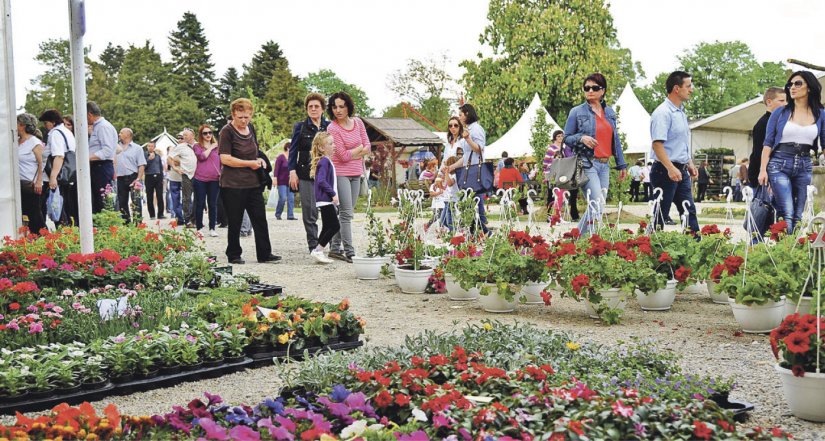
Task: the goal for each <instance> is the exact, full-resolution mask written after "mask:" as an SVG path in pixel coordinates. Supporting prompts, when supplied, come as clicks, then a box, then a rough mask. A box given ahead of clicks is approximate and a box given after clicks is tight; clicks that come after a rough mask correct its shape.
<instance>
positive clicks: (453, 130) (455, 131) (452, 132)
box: [441, 116, 465, 164]
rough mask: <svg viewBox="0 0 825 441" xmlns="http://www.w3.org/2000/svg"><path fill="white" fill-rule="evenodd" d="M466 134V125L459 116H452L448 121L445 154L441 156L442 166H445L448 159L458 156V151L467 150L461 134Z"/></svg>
mask: <svg viewBox="0 0 825 441" xmlns="http://www.w3.org/2000/svg"><path fill="white" fill-rule="evenodd" d="M463 132H464V125H463V124H461V120H459V119H458V117H457V116H452V117H450V119H449V120H448V121H447V146H446V147H445V148H444V154H443V155H441V164H444V163H445V162H446V161H447V159H448V158H450V157H453V156H458V149H462V150H464V149H465V146H464V145H465V142H464V138H462V137H461V134H462V133H463Z"/></svg>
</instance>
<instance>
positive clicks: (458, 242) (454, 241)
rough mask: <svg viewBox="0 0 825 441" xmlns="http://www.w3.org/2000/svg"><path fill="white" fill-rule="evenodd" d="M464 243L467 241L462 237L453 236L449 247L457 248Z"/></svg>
mask: <svg viewBox="0 0 825 441" xmlns="http://www.w3.org/2000/svg"><path fill="white" fill-rule="evenodd" d="M466 241H467V239H466V238H465V237H464V236H455V237H453V238H452V239H450V245H452V246H454V247H457V246H459V245H461V244H463V243H464V242H466Z"/></svg>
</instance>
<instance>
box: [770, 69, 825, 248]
mask: <svg viewBox="0 0 825 441" xmlns="http://www.w3.org/2000/svg"><path fill="white" fill-rule="evenodd" d="M785 94H786V96H788V97H789V98H790V99H789V100H788V104H787V105H785V107H782V108H779V109H776V110H774V111H773V113H771V117H770V119H768V127H767V129H766V131H765V145H764V146H763V147H762V161H761V168H760V170H759V185H766V184H768V183H770V185H771V189H772V190H773V196H774V198H775V199H776V215H777V217H779V218H782V219H784V220H785V222H787V223H788V233H793V231H794V228H796V227H797V226H799V221H800V220H801V219H802V212H803V211H804V210H805V203H806V202H807V199H808V185H810V183H811V176H812V173H813V163H812V161H811V151H814V152H816V150H817V145H816V142H817V140H819V144H820V146H821V145H825V112H823V110H822V104H821V101H822V87H821V86H820V84H819V81H817V79H816V76H814V74H812V73H811V72H808V71H805V70H803V71H798V72H794V73H793V74H792V75H791V78H790V79H789V80H788V84H786V85H785Z"/></svg>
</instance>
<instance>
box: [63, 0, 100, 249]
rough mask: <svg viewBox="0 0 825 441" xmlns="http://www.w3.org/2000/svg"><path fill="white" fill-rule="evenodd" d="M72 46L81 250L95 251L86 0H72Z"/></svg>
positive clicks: (70, 39) (70, 9)
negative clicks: (90, 155)
mask: <svg viewBox="0 0 825 441" xmlns="http://www.w3.org/2000/svg"><path fill="white" fill-rule="evenodd" d="M69 22H70V23H69V25H70V29H71V31H70V32H71V38H69V49H70V52H71V59H72V95H73V97H74V115H75V119H74V124H75V133H77V134H78V136H77V139H76V141H77V146H76V150H75V154H76V155H77V203H78V218H79V219H78V222H79V223H80V225H79V226H80V252H81V253H83V254H91V253H94V251H95V242H94V237H93V236H92V183H91V180H90V168H91V166H90V165H89V137H88V136H86V133H89V132H88V127H89V123H88V120H87V119H86V115H87V113H88V112H87V111H86V62H85V60H84V57H83V35H84V34H85V33H86V1H85V0H69Z"/></svg>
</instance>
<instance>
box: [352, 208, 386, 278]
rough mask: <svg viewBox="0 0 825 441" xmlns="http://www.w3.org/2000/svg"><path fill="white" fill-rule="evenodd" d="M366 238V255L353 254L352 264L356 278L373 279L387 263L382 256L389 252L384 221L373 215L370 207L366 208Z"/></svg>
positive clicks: (378, 275)
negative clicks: (367, 240) (367, 242)
mask: <svg viewBox="0 0 825 441" xmlns="http://www.w3.org/2000/svg"><path fill="white" fill-rule="evenodd" d="M367 238H368V239H369V245H368V246H367V255H366V256H353V257H352V266H353V268H354V269H355V276H356V277H357V278H359V279H361V280H375V279H378V277H380V275H381V267H382V266H384V264H386V263H387V258H386V257H384V256H385V255H386V254H387V253H388V252H389V241H388V240H387V235H386V233H385V232H384V223H383V222H382V221H381V219H379V218H377V217H376V216H375V212H374V211H373V210H372V207H370V208H368V209H367Z"/></svg>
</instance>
